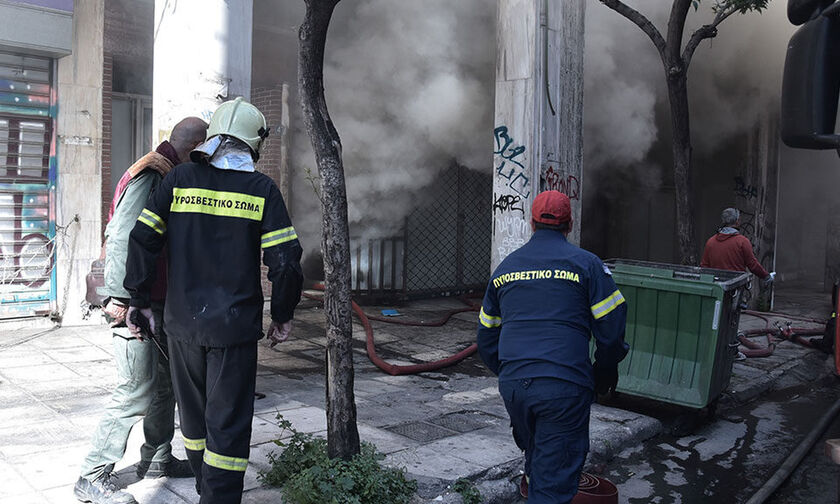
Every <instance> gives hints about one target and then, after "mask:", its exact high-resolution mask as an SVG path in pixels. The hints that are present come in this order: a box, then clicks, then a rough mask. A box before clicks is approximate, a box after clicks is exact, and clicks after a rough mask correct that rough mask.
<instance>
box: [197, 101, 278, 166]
mask: <svg viewBox="0 0 840 504" xmlns="http://www.w3.org/2000/svg"><path fill="white" fill-rule="evenodd" d="M216 135H229V136H232V137H234V138H238V139H239V140H242V141H243V142H245V143H246V144H247V145H248V147H250V148H251V151H252V152H253V153H254V159H255V160H256V159H259V156H260V148H261V147H262V144H263V141H264V140H265V138H266V137H267V136H268V124H267V123H266V122H265V116H264V115H262V112H260V111H259V110H258V109H257V107H255V106H253V105H251V104H250V103H248V102H246V101H245V100H243V99H242V97H241V96H240V97H237V98H236V99H234V100H232V101H227V102H224V103H222V104H221V105H219V108H217V109H216V111H215V112H213V117H211V118H210V126H209V127H208V128H207V139H208V140H209V139H210V138H212V137H214V136H216Z"/></svg>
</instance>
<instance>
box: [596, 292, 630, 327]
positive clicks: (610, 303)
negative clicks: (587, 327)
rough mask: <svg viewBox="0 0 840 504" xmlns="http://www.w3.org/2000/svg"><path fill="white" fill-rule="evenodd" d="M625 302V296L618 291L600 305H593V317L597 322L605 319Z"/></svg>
mask: <svg viewBox="0 0 840 504" xmlns="http://www.w3.org/2000/svg"><path fill="white" fill-rule="evenodd" d="M623 302H624V296H622V295H621V291H618V290H616V291H615V292H613V293H612V294H610V296H609V297H607V298H606V299H604V300H603V301H601V302H600V303H598V304H595V305H592V316H593V317H595V319H596V320H597V319H600V318H602V317H605V316H606V315H607V314H608V313H610V312H611V311H613V310H615V309H616V307H618V306H619V305H621V303H623Z"/></svg>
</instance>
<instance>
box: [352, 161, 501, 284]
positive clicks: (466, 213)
mask: <svg viewBox="0 0 840 504" xmlns="http://www.w3.org/2000/svg"><path fill="white" fill-rule="evenodd" d="M492 192H493V180H492V176H491V175H490V173H487V174H484V173H479V172H477V171H474V170H469V169H467V168H465V167H463V166H458V165H453V166H451V167H449V168H447V169H445V170H443V171H441V173H440V174H439V176H438V177H437V179H436V181H435V182H434V183H433V184H432V185H431V186H430V187H427V188H426V189H424V193H425V194H427V195H428V197H427V198H425V199H424V201H423V202H422V203H421V205H420V206H419V207H418V208H416V209H415V210H414V211H412V212H411V213H410V214H409V215H408V217H407V218H406V220H405V225H404V229H403V234H402V235H401V236H395V237H388V238H384V239H378V240H369V241H366V242H363V243H362V242H354V243H353V244H352V245H351V247H352V255H353V283H352V285H353V289H354V291H355V292H354V294H355V295H356V296H357V297H359V296H361V297H373V298H376V299H388V298H391V297H394V298H400V297H402V298H405V297H424V296H439V295H452V294H457V293H460V292H466V291H470V290H483V289H484V287H485V286H486V284H487V280H488V278H489V276H490V244H491V230H492V218H493V216H492V208H491V202H492Z"/></svg>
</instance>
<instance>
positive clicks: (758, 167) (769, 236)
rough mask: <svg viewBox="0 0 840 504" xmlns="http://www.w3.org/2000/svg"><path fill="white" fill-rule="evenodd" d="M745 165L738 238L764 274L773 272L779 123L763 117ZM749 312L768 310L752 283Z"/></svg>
mask: <svg viewBox="0 0 840 504" xmlns="http://www.w3.org/2000/svg"><path fill="white" fill-rule="evenodd" d="M746 158H747V159H746V163H744V164H743V165H741V166H739V168H738V169H737V170H736V174H735V179H734V182H735V206H736V208H738V209H739V210H740V211H741V234H743V235H744V236H746V237H747V238H748V239H749V240H750V243H752V246H753V252H754V253H755V256H756V257H757V258H758V260H759V261H760V262H761V265H762V266H764V268H765V269H766V270H767V271H774V270H775V269H776V216H777V208H778V206H779V204H778V201H779V120H778V118H777V117H776V116H774V115H768V114H764V115H762V117H761V118H760V119H759V121H758V124H756V125H755V126H754V127H753V129H752V130H751V131H750V132H749V134H748V136H747V156H746ZM752 294H753V296H752V300H751V301H750V307H751V308H757V309H761V310H765V311H767V310H770V308H771V306H770V304H771V299H770V298H769V294H770V293H769V291H763V290H762V289H761V282H753V288H752Z"/></svg>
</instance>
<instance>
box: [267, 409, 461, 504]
mask: <svg viewBox="0 0 840 504" xmlns="http://www.w3.org/2000/svg"><path fill="white" fill-rule="evenodd" d="M277 420H278V422H277V425H278V427H280V429H281V438H282V436H283V434H285V433H286V432H289V433H291V436H290V437H289V438H287V439H277V440H275V441H274V444H276V445H277V446H280V447H283V448H284V450H283V451H282V452H281V453H280V454H279V455H277V454H274V453H271V454H269V455H268V461H269V464H270V466H271V467H270V469H268V470H267V471H260V473H259V479H260V481H262V483H263V484H265V485H269V486H276V487H281V488H282V493H283V501H284V502H287V503H289V504H405V503H407V502H408V501H409V499H411V497H412V495H414V493H415V492H416V491H417V482H415V481H412V480H409V479H407V478H406V476H405V472H404V471H403V470H401V469H395V468H389V467H383V466H382V465H380V461H381V460H382V459H383V458H384V455H382V454H381V453H378V452H377V451H376V447H374V446H373V445H372V444H370V443H362V447H361V452H360V453H359V454H358V455H356V456H354V457H353V458H352V459H351V460H349V461H346V460H341V459H330V458H329V457H328V456H327V442H326V441H325V440H323V439H317V438H314V437H313V436H312V435H310V434H303V433H300V432H298V431H296V430H295V429H294V428H293V427H292V424H291V422H289V421H288V420H286V419H285V418H283V416H282V415H280V414H278V415H277ZM464 502H466V501H464ZM476 502H477V501H476Z"/></svg>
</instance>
